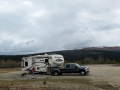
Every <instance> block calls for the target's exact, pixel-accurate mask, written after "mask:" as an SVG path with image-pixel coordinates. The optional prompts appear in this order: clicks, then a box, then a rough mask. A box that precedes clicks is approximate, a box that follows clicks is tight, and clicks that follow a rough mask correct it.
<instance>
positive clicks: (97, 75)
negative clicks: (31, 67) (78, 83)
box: [0, 65, 120, 90]
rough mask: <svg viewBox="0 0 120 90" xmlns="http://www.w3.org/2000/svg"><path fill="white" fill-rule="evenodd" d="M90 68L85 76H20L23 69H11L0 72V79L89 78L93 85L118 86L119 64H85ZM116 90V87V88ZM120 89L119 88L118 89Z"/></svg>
mask: <svg viewBox="0 0 120 90" xmlns="http://www.w3.org/2000/svg"><path fill="white" fill-rule="evenodd" d="M87 66H88V67H89V68H90V73H89V74H88V75H86V76H80V75H79V74H63V75H61V76H52V75H45V74H35V75H34V76H33V75H32V74H28V73H27V75H26V76H25V77H21V74H22V73H23V71H12V72H8V73H1V74H0V80H24V79H42V78H51V79H56V78H57V79H58V78H59V79H64V78H65V79H69V78H73V79H74V78H85V79H86V78H90V79H92V81H93V84H94V85H99V86H100V85H103V84H106V83H107V84H109V85H111V86H112V87H117V88H120V66H114V65H87ZM117 90H118V89H117ZM119 90H120V89H119Z"/></svg>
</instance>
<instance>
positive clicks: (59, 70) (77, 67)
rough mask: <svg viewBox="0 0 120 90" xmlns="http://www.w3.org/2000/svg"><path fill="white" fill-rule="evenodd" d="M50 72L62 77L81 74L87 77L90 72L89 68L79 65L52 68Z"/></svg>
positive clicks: (72, 64)
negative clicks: (69, 74) (66, 74)
mask: <svg viewBox="0 0 120 90" xmlns="http://www.w3.org/2000/svg"><path fill="white" fill-rule="evenodd" d="M50 72H51V74H52V75H54V76H58V75H62V73H80V75H82V76H83V75H86V74H88V73H89V72H90V70H89V68H88V67H87V66H80V65H79V64H77V63H67V64H66V65H65V67H64V68H51V69H50Z"/></svg>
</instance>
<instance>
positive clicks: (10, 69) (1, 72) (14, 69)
mask: <svg viewBox="0 0 120 90" xmlns="http://www.w3.org/2000/svg"><path fill="white" fill-rule="evenodd" d="M20 70H21V68H7V69H0V74H3V73H9V72H13V71H20Z"/></svg>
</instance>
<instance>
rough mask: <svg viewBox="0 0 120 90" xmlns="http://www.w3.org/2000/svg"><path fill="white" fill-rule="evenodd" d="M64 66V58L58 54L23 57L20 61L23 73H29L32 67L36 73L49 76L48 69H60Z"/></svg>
mask: <svg viewBox="0 0 120 90" xmlns="http://www.w3.org/2000/svg"><path fill="white" fill-rule="evenodd" d="M63 64H64V58H63V56H62V55H59V54H45V55H35V56H29V57H23V58H22V59H21V66H22V70H23V71H28V72H29V73H31V70H32V67H34V68H35V72H37V73H47V74H50V68H53V67H61V66H63Z"/></svg>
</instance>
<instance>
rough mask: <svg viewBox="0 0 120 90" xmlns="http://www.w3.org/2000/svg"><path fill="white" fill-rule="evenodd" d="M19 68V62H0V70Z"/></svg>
mask: <svg viewBox="0 0 120 90" xmlns="http://www.w3.org/2000/svg"><path fill="white" fill-rule="evenodd" d="M17 67H21V62H20V61H14V60H10V59H8V60H6V61H5V60H4V59H2V60H0V68H17Z"/></svg>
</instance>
